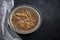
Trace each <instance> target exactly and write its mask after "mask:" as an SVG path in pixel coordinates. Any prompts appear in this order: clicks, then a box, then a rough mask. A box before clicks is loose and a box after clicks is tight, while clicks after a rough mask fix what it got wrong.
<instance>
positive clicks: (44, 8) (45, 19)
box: [0, 0, 60, 40]
mask: <svg viewBox="0 0 60 40" xmlns="http://www.w3.org/2000/svg"><path fill="white" fill-rule="evenodd" d="M20 4H29V5H33V6H35V7H37V8H38V9H39V11H40V12H41V14H42V25H41V26H40V28H39V29H38V30H37V31H35V32H33V33H31V34H27V35H22V34H18V35H19V36H20V37H21V38H22V39H23V40H58V39H60V0H15V6H17V5H20ZM0 33H1V32H0ZM0 39H2V38H1V35H0Z"/></svg>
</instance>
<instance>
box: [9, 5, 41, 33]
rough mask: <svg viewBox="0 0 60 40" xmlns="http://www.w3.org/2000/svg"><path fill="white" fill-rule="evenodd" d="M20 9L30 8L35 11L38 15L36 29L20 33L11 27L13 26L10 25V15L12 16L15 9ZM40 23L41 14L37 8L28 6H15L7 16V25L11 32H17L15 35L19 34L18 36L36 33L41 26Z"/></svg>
mask: <svg viewBox="0 0 60 40" xmlns="http://www.w3.org/2000/svg"><path fill="white" fill-rule="evenodd" d="M22 7H26V8H31V9H33V11H35V12H36V14H37V15H38V18H39V21H38V24H37V25H36V27H35V28H34V29H31V30H28V31H23V32H22V31H20V30H17V29H15V28H14V27H12V26H13V24H12V22H11V18H12V15H13V14H12V12H14V11H15V10H16V9H18V8H22ZM41 23H42V19H41V13H40V12H39V11H38V9H37V8H34V7H32V6H29V5H22V6H21V5H20V6H17V7H16V8H14V9H13V10H12V11H11V13H10V15H9V18H8V24H9V26H10V28H11V29H12V30H13V31H15V32H17V33H19V34H30V33H32V32H34V31H36V30H37V29H38V28H39V27H40V26H41Z"/></svg>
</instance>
